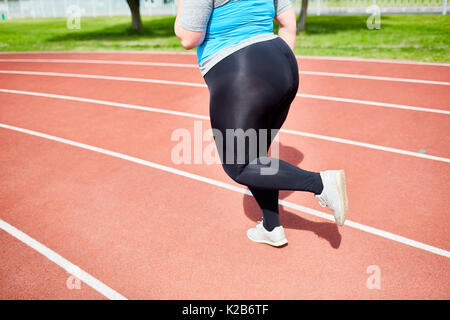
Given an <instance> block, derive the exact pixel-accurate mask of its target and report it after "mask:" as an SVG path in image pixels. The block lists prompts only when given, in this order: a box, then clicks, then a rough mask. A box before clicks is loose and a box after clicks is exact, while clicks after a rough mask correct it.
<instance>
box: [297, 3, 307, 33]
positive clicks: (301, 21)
mask: <svg viewBox="0 0 450 320" xmlns="http://www.w3.org/2000/svg"><path fill="white" fill-rule="evenodd" d="M307 10H308V0H302V9H301V10H300V16H299V17H298V21H297V33H299V32H300V31H304V30H305V28H306V12H307Z"/></svg>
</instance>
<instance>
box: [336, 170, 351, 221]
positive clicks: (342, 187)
mask: <svg viewBox="0 0 450 320" xmlns="http://www.w3.org/2000/svg"><path fill="white" fill-rule="evenodd" d="M336 183H337V188H338V193H339V200H340V202H341V208H343V212H342V215H341V216H340V219H339V217H337V216H335V220H336V223H337V225H339V226H343V225H344V223H345V219H346V218H347V211H348V198H347V183H346V179H345V172H344V170H339V171H338V172H336Z"/></svg>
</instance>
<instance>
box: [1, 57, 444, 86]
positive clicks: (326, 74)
mask: <svg viewBox="0 0 450 320" xmlns="http://www.w3.org/2000/svg"><path fill="white" fill-rule="evenodd" d="M0 62H20V63H24V62H25V63H27V62H28V63H66V64H71V63H80V64H83V63H84V64H111V65H132V66H152V67H174V68H193V69H197V68H198V66H197V65H196V64H186V63H168V62H146V61H126V60H92V59H0ZM299 74H300V75H313V76H323V77H337V78H352V79H366V80H380V81H392V82H406V83H419V84H434V85H444V86H449V85H450V82H445V81H432V80H421V79H408V78H394V77H381V76H368V75H360V74H352V73H332V72H319V71H300V72H299Z"/></svg>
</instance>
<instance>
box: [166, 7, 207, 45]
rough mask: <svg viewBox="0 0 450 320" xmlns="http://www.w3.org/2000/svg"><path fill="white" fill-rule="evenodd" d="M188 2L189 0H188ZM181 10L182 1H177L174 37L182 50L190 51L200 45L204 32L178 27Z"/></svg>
mask: <svg viewBox="0 0 450 320" xmlns="http://www.w3.org/2000/svg"><path fill="white" fill-rule="evenodd" d="M188 1H189V0H188ZM182 10H183V0H178V9H177V18H176V19H175V26H174V29H175V35H176V36H177V38H178V39H179V40H180V43H181V45H182V46H183V48H185V49H187V50H190V49H193V48H195V47H197V46H198V45H200V44H201V43H202V42H203V40H204V39H205V31H191V30H187V29H185V28H183V27H182V26H181V25H180V19H181V14H182Z"/></svg>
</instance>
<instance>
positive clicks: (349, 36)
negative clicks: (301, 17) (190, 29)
mask: <svg viewBox="0 0 450 320" xmlns="http://www.w3.org/2000/svg"><path fill="white" fill-rule="evenodd" d="M174 19H175V18H174V17H144V18H143V22H144V29H143V30H141V31H140V32H135V31H133V30H131V29H130V18H129V17H114V18H110V17H102V18H82V20H81V30H69V29H67V27H66V19H64V18H57V19H53V18H52V19H25V20H9V21H4V22H1V23H0V51H44V50H183V48H182V47H181V46H180V44H179V42H178V40H177V39H176V37H175V36H174V34H173V22H174ZM366 20H367V16H309V17H308V20H307V30H306V32H304V33H301V34H299V35H298V37H297V45H296V48H295V52H296V54H301V55H314V56H352V57H362V58H386V59H406V60H419V61H440V62H449V61H450V16H449V15H447V16H442V15H421V14H420V15H419V14H418V15H383V16H382V17H381V29H380V30H369V29H367V27H366Z"/></svg>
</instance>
